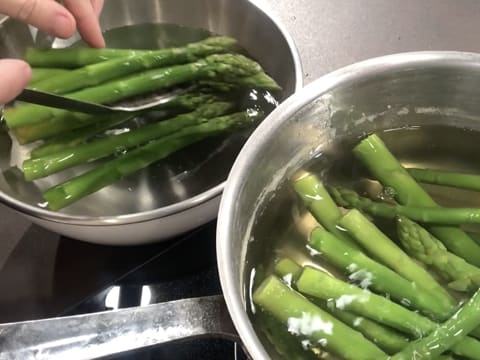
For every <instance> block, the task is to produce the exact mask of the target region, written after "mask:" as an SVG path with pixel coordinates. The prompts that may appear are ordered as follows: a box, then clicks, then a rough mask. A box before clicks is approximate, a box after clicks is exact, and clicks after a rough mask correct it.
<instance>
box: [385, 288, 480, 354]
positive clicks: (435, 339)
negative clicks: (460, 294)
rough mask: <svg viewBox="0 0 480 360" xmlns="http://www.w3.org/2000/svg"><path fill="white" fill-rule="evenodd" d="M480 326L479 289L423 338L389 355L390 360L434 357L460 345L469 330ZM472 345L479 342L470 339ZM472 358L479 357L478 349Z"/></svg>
mask: <svg viewBox="0 0 480 360" xmlns="http://www.w3.org/2000/svg"><path fill="white" fill-rule="evenodd" d="M478 326H480V290H477V292H476V293H475V294H474V295H473V297H472V298H471V299H470V300H469V301H468V302H467V303H466V304H465V305H463V306H462V307H461V308H460V309H459V310H458V311H457V312H456V313H455V314H454V315H453V316H452V317H451V318H450V319H448V320H447V321H446V322H445V323H443V324H442V325H441V326H439V327H438V328H437V329H436V330H435V331H433V332H432V333H431V334H430V335H428V336H427V337H425V338H423V339H419V340H417V341H415V342H412V343H410V344H409V345H408V346H407V347H406V348H405V349H403V350H402V351H401V352H399V353H398V354H396V355H394V356H393V357H391V360H411V359H425V360H429V359H435V358H436V357H437V356H438V355H440V354H441V353H443V352H444V351H446V350H449V349H452V350H453V351H454V352H455V349H457V348H459V347H461V345H462V344H463V340H464V339H465V337H466V336H467V334H468V333H470V331H472V330H473V329H474V328H476V327H478ZM469 341H471V343H472V344H470V346H471V345H473V346H476V344H478V343H479V342H478V341H476V340H474V339H470V340H469ZM474 355H475V356H474V357H472V359H479V358H480V350H477V353H476V354H474ZM466 356H470V354H468V355H466Z"/></svg>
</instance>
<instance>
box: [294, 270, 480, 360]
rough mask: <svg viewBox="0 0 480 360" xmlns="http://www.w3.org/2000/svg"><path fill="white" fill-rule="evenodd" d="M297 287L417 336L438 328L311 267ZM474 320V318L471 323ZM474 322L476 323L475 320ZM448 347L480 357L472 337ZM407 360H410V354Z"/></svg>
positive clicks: (465, 354) (338, 306)
mask: <svg viewBox="0 0 480 360" xmlns="http://www.w3.org/2000/svg"><path fill="white" fill-rule="evenodd" d="M297 288H298V290H299V291H300V292H301V293H304V294H307V295H310V296H313V297H316V298H320V299H323V300H328V301H329V304H330V306H335V307H336V308H339V309H341V310H343V309H347V310H350V311H351V312H353V313H356V314H358V315H361V316H365V317H367V318H369V319H373V320H376V321H378V322H380V323H381V324H385V325H389V326H392V327H393V328H395V329H398V330H400V331H405V332H407V333H409V334H411V335H413V336H415V337H418V338H420V337H422V336H424V335H427V334H431V333H435V332H436V330H437V329H438V328H439V325H438V324H437V323H435V322H433V321H431V320H429V319H427V318H425V317H422V316H421V315H419V314H417V313H415V312H412V311H410V310H407V309H405V308H404V307H402V306H400V305H397V304H395V303H394V302H391V301H390V300H388V299H386V298H384V297H382V296H379V295H375V294H372V293H370V292H368V291H367V290H363V289H359V288H357V287H356V286H354V285H350V284H347V283H345V282H343V281H341V280H339V279H335V278H334V277H332V276H330V275H328V274H326V273H324V272H323V271H320V270H316V269H313V268H311V267H305V268H304V270H303V272H302V275H301V276H300V278H299V279H298V281H297ZM477 318H478V315H477ZM475 323H476V322H475V321H474V322H472V324H471V325H473V324H475ZM476 325H479V324H478V322H477V323H476ZM475 327H476V326H469V327H468V328H467V329H466V330H468V331H466V332H465V333H464V335H467V334H468V333H469V332H470V331H472V330H473V329H474V328H475ZM457 330H458V328H457ZM446 350H448V348H446V349H444V350H443V351H441V352H440V353H436V355H440V354H441V353H443V352H444V351H446ZM451 350H452V351H453V352H454V353H456V354H458V353H461V354H462V356H466V357H468V358H471V359H478V357H479V356H480V341H478V340H475V339H473V338H468V340H467V341H463V340H462V339H460V341H459V342H458V343H457V344H456V345H454V346H453V347H452V348H451ZM402 359H403V358H402ZM405 359H407V358H405ZM408 359H414V357H412V358H408Z"/></svg>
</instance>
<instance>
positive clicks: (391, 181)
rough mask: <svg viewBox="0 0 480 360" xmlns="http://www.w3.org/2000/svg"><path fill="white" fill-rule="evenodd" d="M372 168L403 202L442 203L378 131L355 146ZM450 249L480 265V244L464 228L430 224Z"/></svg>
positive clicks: (432, 229)
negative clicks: (417, 180) (384, 141)
mask: <svg viewBox="0 0 480 360" xmlns="http://www.w3.org/2000/svg"><path fill="white" fill-rule="evenodd" d="M353 152H354V154H355V156H356V157H357V158H358V159H360V160H361V161H362V162H363V164H364V165H365V166H366V167H367V168H368V169H369V170H370V172H371V173H372V174H373V175H374V176H375V177H376V178H377V179H378V180H380V182H381V183H382V184H383V185H384V186H388V187H391V188H393V189H394V191H395V197H396V199H397V200H398V202H399V203H401V204H402V205H410V206H430V207H436V206H438V205H437V204H436V203H435V201H434V200H433V199H432V198H431V197H430V195H428V194H427V192H426V191H425V190H424V189H423V188H422V187H421V186H420V185H419V184H417V182H415V180H414V179H413V178H412V177H411V176H410V175H409V174H408V172H407V171H406V170H405V169H404V168H403V167H402V165H401V164H400V163H399V162H398V160H397V159H395V157H394V156H393V155H392V154H391V153H390V151H389V150H388V149H387V147H386V146H385V144H384V143H383V141H382V140H381V139H380V138H379V137H378V136H377V135H375V134H373V135H370V136H368V137H367V138H366V139H364V140H362V141H361V142H360V143H359V144H358V145H357V146H356V147H355V148H354V150H353ZM428 229H429V231H431V232H432V233H433V234H434V235H435V236H436V237H437V238H438V239H439V240H440V241H441V242H443V243H444V244H445V246H446V247H447V249H449V250H450V251H451V252H453V253H455V254H456V255H458V256H460V257H462V258H464V259H465V260H467V261H468V262H469V263H471V264H473V265H476V266H480V245H478V244H477V243H476V242H475V241H473V240H472V239H471V238H470V237H468V235H467V234H466V233H465V232H463V231H462V230H461V229H459V228H456V227H452V226H439V225H437V226H429V227H428Z"/></svg>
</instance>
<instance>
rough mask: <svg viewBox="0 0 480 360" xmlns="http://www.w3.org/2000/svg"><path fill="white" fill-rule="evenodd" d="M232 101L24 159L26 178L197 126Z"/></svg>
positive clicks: (220, 112)
mask: <svg viewBox="0 0 480 360" xmlns="http://www.w3.org/2000/svg"><path fill="white" fill-rule="evenodd" d="M232 107H233V104H231V103H228V102H215V103H210V104H205V105H203V106H200V107H199V108H198V109H197V110H195V111H193V112H190V113H187V114H180V115H178V116H176V117H174V118H172V119H168V120H163V121H159V122H156V123H153V124H150V125H146V126H142V127H140V128H138V129H135V130H132V131H129V132H126V133H123V134H119V135H113V136H107V137H105V138H102V139H99V140H96V141H92V142H88V143H85V144H81V145H77V146H76V147H74V148H67V149H64V150H60V151H59V152H56V153H53V154H50V155H46V156H43V157H39V158H33V159H28V160H25V161H24V162H23V166H22V167H23V175H24V177H25V180H27V181H32V180H35V179H39V178H42V177H45V176H49V175H51V174H54V173H56V172H59V171H62V170H65V169H68V168H70V167H72V166H76V165H79V164H83V163H86V162H91V161H94V160H98V159H101V158H104V157H107V156H109V155H112V154H114V153H115V152H117V151H118V149H122V151H126V150H128V149H131V148H133V147H136V146H138V145H141V144H144V143H147V142H148V141H151V140H155V139H158V138H160V137H162V136H166V135H169V134H172V133H174V132H175V131H178V130H180V129H182V128H184V127H187V126H192V125H198V124H201V123H204V122H207V121H208V120H209V119H211V118H214V117H218V116H221V115H224V114H225V113H226V112H227V111H228V110H230V109H232Z"/></svg>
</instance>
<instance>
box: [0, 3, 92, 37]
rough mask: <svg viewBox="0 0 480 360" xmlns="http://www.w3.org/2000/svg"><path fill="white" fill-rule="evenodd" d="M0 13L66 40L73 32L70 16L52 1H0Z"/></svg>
mask: <svg viewBox="0 0 480 360" xmlns="http://www.w3.org/2000/svg"><path fill="white" fill-rule="evenodd" d="M75 1H78V2H80V3H84V2H87V1H84V0H75ZM0 13H1V14H5V15H8V16H11V17H13V18H16V19H19V20H21V21H24V22H26V23H28V24H31V25H33V26H35V27H38V28H39V29H41V30H43V31H46V32H48V33H50V34H52V35H55V36H58V37H61V38H68V37H70V36H72V35H73V34H74V32H75V19H74V18H73V16H72V14H70V13H69V12H68V11H67V9H65V8H64V7H63V6H61V5H60V4H58V3H57V2H55V1H54V0H0Z"/></svg>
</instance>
